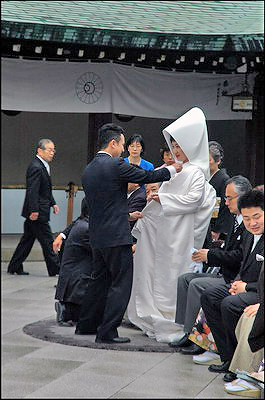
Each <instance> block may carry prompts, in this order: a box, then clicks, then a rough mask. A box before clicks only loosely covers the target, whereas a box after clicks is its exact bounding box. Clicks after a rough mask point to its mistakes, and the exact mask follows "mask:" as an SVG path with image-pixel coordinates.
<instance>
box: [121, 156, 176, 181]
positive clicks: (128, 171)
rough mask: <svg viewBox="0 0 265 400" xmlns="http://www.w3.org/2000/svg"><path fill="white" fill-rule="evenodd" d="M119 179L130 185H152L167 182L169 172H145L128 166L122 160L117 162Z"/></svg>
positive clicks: (166, 170) (162, 170) (165, 169)
mask: <svg viewBox="0 0 265 400" xmlns="http://www.w3.org/2000/svg"><path fill="white" fill-rule="evenodd" d="M118 163H119V174H120V179H121V180H122V181H124V182H132V183H140V184H143V183H154V182H163V181H169V179H170V172H169V170H168V169H167V168H161V169H160V170H154V171H147V170H144V169H140V168H136V167H134V166H133V165H130V164H128V163H127V162H125V161H124V160H123V159H122V158H120V159H119V160H118Z"/></svg>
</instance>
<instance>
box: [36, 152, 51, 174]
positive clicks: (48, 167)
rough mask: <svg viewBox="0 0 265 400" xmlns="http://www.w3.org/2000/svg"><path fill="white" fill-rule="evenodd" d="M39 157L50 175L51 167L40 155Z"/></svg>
mask: <svg viewBox="0 0 265 400" xmlns="http://www.w3.org/2000/svg"><path fill="white" fill-rule="evenodd" d="M37 157H38V158H39V159H40V160H41V162H42V163H43V164H44V166H45V168H46V169H47V172H48V174H50V166H49V164H48V163H47V161H45V160H43V158H41V156H39V155H38V154H37Z"/></svg>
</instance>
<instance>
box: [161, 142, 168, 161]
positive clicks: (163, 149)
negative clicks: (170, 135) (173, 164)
mask: <svg viewBox="0 0 265 400" xmlns="http://www.w3.org/2000/svg"><path fill="white" fill-rule="evenodd" d="M159 151H160V157H161V158H162V160H164V153H168V152H170V149H169V147H168V145H167V144H165V145H164V146H163V147H161V149H160V150H159Z"/></svg>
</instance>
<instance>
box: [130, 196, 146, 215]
mask: <svg viewBox="0 0 265 400" xmlns="http://www.w3.org/2000/svg"><path fill="white" fill-rule="evenodd" d="M145 205H146V200H145V199H144V198H143V197H138V198H136V199H135V200H134V201H133V202H132V203H131V204H129V213H131V212H134V211H142V209H143V208H144V207H145Z"/></svg>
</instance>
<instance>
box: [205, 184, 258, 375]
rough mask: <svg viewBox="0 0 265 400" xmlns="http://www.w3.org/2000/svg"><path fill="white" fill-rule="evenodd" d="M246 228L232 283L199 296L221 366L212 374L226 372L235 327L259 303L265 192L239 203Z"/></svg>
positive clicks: (249, 195)
mask: <svg viewBox="0 0 265 400" xmlns="http://www.w3.org/2000/svg"><path fill="white" fill-rule="evenodd" d="M238 209H239V211H240V212H241V214H242V217H243V222H244V225H245V227H246V231H245V232H244V239H243V241H242V251H243V260H242V264H241V267H240V271H239V274H238V275H237V276H236V277H235V279H234V281H233V282H232V283H231V284H223V283H220V284H219V285H216V286H215V287H213V288H209V289H206V290H205V291H204V293H203V294H202V296H201V304H202V309H203V311H204V313H205V316H206V320H207V322H208V326H209V328H210V329H211V332H212V334H213V337H214V340H215V343H216V346H217V349H218V353H219V355H220V358H221V361H222V364H221V365H215V364H212V365H210V367H209V371H211V372H227V371H229V365H230V362H231V360H232V357H233V354H234V351H235V348H236V346H237V339H236V335H235V328H236V325H237V322H238V320H239V318H240V316H241V315H242V313H243V311H244V308H245V307H247V306H248V305H251V304H256V303H258V295H257V285H258V278H259V274H260V271H261V266H262V258H263V256H264V193H263V192H260V191H258V190H252V191H250V192H248V193H246V194H245V195H243V196H241V197H240V198H239V200H238Z"/></svg>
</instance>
